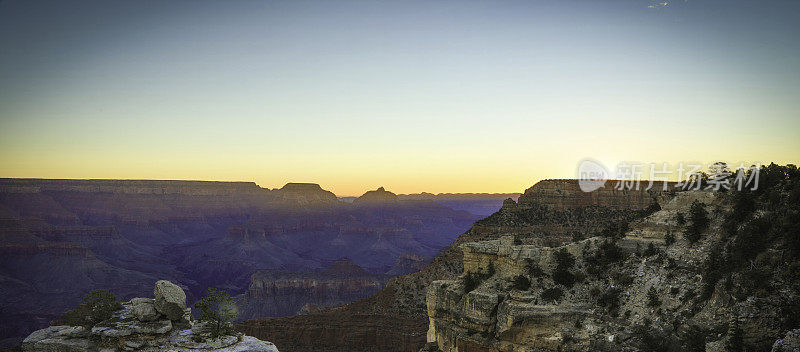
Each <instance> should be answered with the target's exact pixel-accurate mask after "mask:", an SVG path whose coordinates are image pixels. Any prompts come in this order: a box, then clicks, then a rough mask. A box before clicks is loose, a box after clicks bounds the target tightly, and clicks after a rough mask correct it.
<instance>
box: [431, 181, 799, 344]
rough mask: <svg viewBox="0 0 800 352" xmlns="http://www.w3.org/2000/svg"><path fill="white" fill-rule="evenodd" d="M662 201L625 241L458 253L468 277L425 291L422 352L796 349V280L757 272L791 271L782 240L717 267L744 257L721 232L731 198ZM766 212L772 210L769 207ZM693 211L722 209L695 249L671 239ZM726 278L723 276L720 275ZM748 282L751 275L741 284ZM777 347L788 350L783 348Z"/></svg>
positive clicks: (568, 203) (566, 202) (572, 201)
mask: <svg viewBox="0 0 800 352" xmlns="http://www.w3.org/2000/svg"><path fill="white" fill-rule="evenodd" d="M790 185H791V184H790ZM795 189H796V190H797V188H795ZM544 190H545V191H546V192H545V193H549V194H547V195H545V196H544V197H545V198H549V199H552V197H553V195H552V194H559V192H556V191H554V190H553V189H548V188H544ZM795 192H796V191H795ZM778 193H780V191H778ZM798 194H800V193H798ZM556 197H561V196H560V195H559V196H556ZM589 199H591V198H589ZM659 200H660V201H661V210H659V211H657V212H655V213H653V214H651V215H649V216H647V217H646V218H643V219H641V220H636V221H634V222H633V223H631V225H630V227H629V229H628V230H627V231H626V232H625V233H624V234H622V237H621V238H620V237H618V236H617V235H612V236H611V237H608V236H594V237H589V238H586V239H580V240H577V241H573V242H570V243H564V244H560V245H557V246H542V245H539V244H522V243H520V242H519V241H515V239H514V236H504V237H501V238H500V239H493V240H483V241H478V242H469V243H463V244H461V245H460V246H459V249H460V250H461V251H462V253H463V260H462V263H463V271H464V274H462V275H461V276H460V277H459V278H457V279H450V280H440V281H435V282H433V283H432V284H431V285H430V286H429V288H428V291H427V313H428V317H429V329H428V333H427V340H428V342H429V345H427V346H426V347H425V348H426V349H425V350H428V351H443V352H456V351H509V352H510V351H528V350H536V351H562V350H568V351H654V350H657V351H687V350H705V351H730V350H737V349H738V350H769V349H770V348H772V349H773V351H784V350H792V348H796V346H797V345H798V343H797V341H798V339H797V333H796V330H795V331H794V332H792V331H790V332H789V333H788V334H786V335H785V337H783V336H784V335H783V334H784V333H785V331H786V329H787V328H794V327H796V326H797V325H796V324H797V319H795V318H794V317H792V316H791V313H790V315H787V313H789V312H796V311H798V309H799V308H800V304H798V303H800V302H798V299H797V298H796V297H797V294H798V289H797V285H796V280H797V277H794V278H789V277H787V276H785V275H786V273H781V272H775V273H774V274H767V272H761V271H754V270H759V269H758V268H759V267H764V266H767V267H773V266H775V265H778V266H775V267H776V268H777V267H779V266H780V265H784V264H778V263H780V262H782V261H783V260H788V261H791V259H789V258H790V257H789V256H788V254H787V256H786V257H784V259H779V256H778V255H777V252H773V251H774V250H775V248H786V247H783V246H784V245H785V243H782V242H781V241H780V240H776V239H775V238H780V236H783V235H775V236H778V237H772V238H773V239H772V240H771V241H773V242H772V243H768V244H766V246H765V247H764V249H765V250H766V252H764V253H771V254H769V255H766V256H765V255H762V256H760V259H757V260H756V262H750V264H749V265H748V264H745V265H744V266H743V267H741V269H736V267H735V266H734V265H733V264H732V263H730V262H723V261H721V259H718V258H720V256H722V255H728V254H723V253H722V252H724V251H723V250H722V248H724V246H723V244H725V243H726V242H727V248H728V249H727V250H726V251H731V250H734V249H732V248H737V247H736V246H737V244H736V243H735V241H737V239H736V238H732V237H731V236H734V235H732V234H730V233H726V232H725V231H730V230H725V229H726V226H728V225H726V224H727V222H728V221H730V219H731V218H730V217H728V215H727V214H728V211H729V210H730V209H726V207H730V206H731V203H730V202H729V201H730V200H729V198H726V197H724V196H719V195H717V194H714V193H711V192H706V191H691V192H681V193H678V194H676V195H674V196H671V195H665V196H664V197H659ZM530 201H531V200H530V199H526V200H525V202H530ZM585 201H586V199H585V198H583V197H577V198H576V197H571V196H568V197H565V198H563V199H562V201H557V202H556V204H558V207H573V206H576V205H581V204H586V203H585ZM595 201H597V202H602V203H605V204H607V205H610V206H618V205H620V204H628V205H631V204H633V205H635V206H636V207H642V206H644V205H645V204H646V203H647V202H645V201H640V200H638V198H637V197H631V196H629V195H626V196H624V197H623V199H622V200H621V201H617V200H611V199H609V198H607V197H606V198H605V199H604V196H601V197H598V198H596V199H594V200H592V202H595ZM770 202H775V201H774V198H773V199H771V200H770ZM777 202H778V204H783V205H778V206H776V205H774V204H775V203H773V205H771V207H772V208H771V209H773V210H774V211H778V212H779V213H780V212H782V211H784V210H785V208H783V209H782V208H781V207H782V206H783V207H785V204H786V203H780V202H781V201H777ZM521 203H522V199H521ZM695 204H699V205H700V206H701V207H705V208H707V209H716V210H714V211H709V217H710V225H709V228H708V229H709V230H708V232H707V233H704V234H703V236H702V237H701V238H700V239H699V240H698V241H697V243H692V242H690V239H689V238H690V237H684V236H681V235H679V236H677V237H676V236H675V234H680V233H682V232H683V229H684V228H685V226H686V225H685V224H683V223H681V221H682V220H678V219H681V218H682V216H683V215H680V216H679V214H690V213H691V212H694V210H693V208H695V207H696V206H695ZM756 213H757V214H758V212H756ZM687 216H688V215H687ZM757 216H758V215H757ZM757 216H756V218H755V219H758V218H757ZM784 219H790V218H784ZM739 220H741V219H739ZM739 220H736V221H739ZM698 221H699V220H698ZM755 221H758V220H755ZM784 221H785V220H784ZM794 221H796V218H795V220H794ZM733 228H734V229H735V227H733ZM728 229H730V228H728ZM744 234H745V236H747V233H746V232H745V233H744ZM788 238H790V239H791V236H789V237H788ZM743 245H744V246H747V247H749V246H752V245H753V244H751V243H747V244H743ZM784 250H786V249H784ZM729 258H732V259H731V260H736V259H737V258H741V257H736V256H732V257H729ZM768 258H772V259H768ZM795 263H797V262H796V261H795ZM793 265H797V264H793ZM725 270H728V274H727V275H728V276H724V275H720V277H717V276H715V275H717V274H714V273H715V272H720V271H722V272H725ZM737 270H741V271H737ZM756 273H758V274H756ZM740 275H743V276H740ZM748 275H755V276H750V277H751V278H750V279H745V281H742V279H743V278H744V277H747V276H748ZM790 275H791V274H790ZM757 277H758V278H757ZM711 280H719V281H711ZM746 280H756V281H758V280H760V283H753V282H748V281H746ZM787 280H789V281H787ZM791 281H794V283H791ZM759 287H761V289H759ZM765 288H767V289H765ZM773 288H774V289H773ZM780 337H783V339H781V340H779V341H777V342H776V339H778V338H780ZM790 346H794V347H790Z"/></svg>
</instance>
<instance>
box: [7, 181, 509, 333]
mask: <svg viewBox="0 0 800 352" xmlns="http://www.w3.org/2000/svg"><path fill="white" fill-rule="evenodd" d="M384 192H386V193H391V192H388V191H384ZM501 202H502V200H497V201H496V203H497V204H498V207H499V204H500V203H501ZM468 203H469V201H465V202H464V203H463V204H466V207H469V205H468ZM479 218H480V216H479V215H476V214H471V213H469V212H466V211H463V210H454V209H452V208H449V207H447V206H444V205H441V204H439V203H437V202H435V201H432V200H397V201H394V202H380V201H379V202H371V203H369V204H365V205H354V204H349V203H346V202H342V201H340V200H339V199H338V198H337V197H336V195H334V194H333V193H332V192H329V191H326V190H324V189H323V188H322V187H320V186H319V185H317V184H308V183H289V184H287V185H285V186H284V187H281V188H276V189H267V188H262V187H259V186H258V185H256V184H255V183H252V182H213V181H148V180H51V179H0V252H1V253H3V255H2V258H0V281H2V283H3V284H2V288H0V313H1V314H0V323H1V324H0V326H1V327H0V346H11V345H14V344H16V343H18V342H19V341H20V339H21V338H22V337H23V336H25V335H27V334H28V333H30V332H31V331H33V330H35V329H38V328H41V327H43V326H46V325H47V324H48V323H49V322H50V321H52V320H54V319H55V318H57V317H58V316H60V315H61V314H62V313H64V312H65V311H66V310H67V309H68V308H70V307H74V306H75V305H77V304H78V303H79V302H80V300H81V297H82V296H83V294H85V293H86V292H88V291H89V290H91V289H95V288H103V289H109V290H111V291H112V292H113V293H115V294H116V295H117V297H120V298H122V299H128V298H131V297H136V296H142V295H143V294H144V293H145V292H143V291H146V288H147V287H149V286H150V285H152V282H155V281H156V280H157V279H169V280H170V281H173V282H175V283H177V284H178V285H180V286H181V287H182V288H183V289H184V290H185V291H186V293H187V296H188V299H189V301H190V302H193V301H194V300H196V299H197V298H198V297H199V296H200V295H201V294H202V292H203V291H204V290H205V288H206V287H217V288H220V289H225V290H227V291H229V292H230V293H231V294H232V295H240V296H241V297H247V295H246V292H249V289H248V288H249V287H251V285H252V284H253V283H254V282H256V281H254V279H253V277H254V274H255V273H257V272H262V273H266V272H273V273H275V272H282V274H281V277H283V278H284V279H286V280H293V277H294V279H297V280H301V281H302V280H312V281H313V280H318V279H321V280H323V281H324V282H327V284H325V285H323V286H319V287H326V288H328V289H322V290H321V291H319V290H318V291H316V293H313V292H312V293H311V294H309V293H308V292H306V291H302V290H301V291H302V292H301V291H293V292H292V293H291V294H289V295H288V296H287V295H282V296H279V297H280V299H281V300H285V301H286V302H287V303H285V304H284V305H285V307H286V308H282V309H275V310H273V311H270V312H269V313H270V314H275V315H274V316H285V315H291V314H297V313H299V312H300V311H301V310H302V311H303V312H305V311H316V310H319V309H322V308H326V307H330V306H333V305H337V304H342V303H346V302H349V301H351V300H355V299H359V298H365V297H368V296H369V295H371V294H372V293H374V292H375V291H376V290H377V289H379V288H380V287H379V286H382V285H383V284H384V283H385V282H386V280H387V278H388V277H390V276H396V275H402V274H406V273H408V272H410V271H414V270H417V269H418V268H420V267H422V266H424V265H425V264H426V263H427V262H428V261H429V260H430V259H431V258H432V257H433V256H435V255H436V253H437V252H438V251H439V250H440V249H441V248H442V247H443V246H445V245H447V244H449V243H451V242H452V240H453V239H454V238H455V237H456V236H458V234H460V233H462V232H463V231H464V230H466V229H468V228H469V226H470V225H471V224H472V223H473V222H474V221H475V220H477V219H479ZM343 259H346V260H347V261H348V262H349V263H352V264H353V265H354V266H358V267H360V268H363V270H364V271H365V272H366V273H367V275H365V276H364V274H363V273H358V274H355V273H354V272H349V274H353V275H355V276H354V277H353V278H352V279H353V280H352V281H341V282H339V283H338V284H335V283H334V281H330V280H345V278H341V277H336V275H334V276H330V275H329V274H331V272H328V273H326V269H329V268H331V267H332V266H334V267H335V266H336V263H337V262H338V261H340V260H343ZM326 275H328V276H326ZM325 280H329V281H325ZM309 282H310V281H309ZM336 285H340V286H341V287H340V289H333V287H335V286H336ZM312 286H313V285H312ZM312 291H313V290H312ZM322 293H324V296H325V298H324V299H323V298H320V296H319V295H320V294H322ZM339 294H341V295H342V296H341V297H337V295H339ZM259 295H260V296H259V297H262V296H263V292H262V293H259ZM253 297H255V296H253ZM288 302H291V303H288ZM241 304H242V305H243V306H248V307H252V306H253V305H252V304H251V305H247V303H246V302H244V301H242V302H241ZM297 307H300V308H297ZM303 307H305V308H306V310H303V309H302V308H303ZM255 311H256V310H253V312H255ZM261 312H262V313H265V312H263V311H261ZM259 314H261V313H259ZM265 314H266V313H265ZM248 317H255V316H254V315H251V316H248Z"/></svg>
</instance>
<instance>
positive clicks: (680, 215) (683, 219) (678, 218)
mask: <svg viewBox="0 0 800 352" xmlns="http://www.w3.org/2000/svg"><path fill="white" fill-rule="evenodd" d="M675 222H677V223H678V225H681V226H683V225H685V224H686V217H684V215H683V213H682V212H678V215H676V216H675Z"/></svg>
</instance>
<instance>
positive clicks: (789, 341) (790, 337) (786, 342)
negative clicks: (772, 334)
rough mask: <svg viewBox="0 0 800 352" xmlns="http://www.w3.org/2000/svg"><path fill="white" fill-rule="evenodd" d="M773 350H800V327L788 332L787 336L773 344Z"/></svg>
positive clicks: (775, 351) (797, 351)
mask: <svg viewBox="0 0 800 352" xmlns="http://www.w3.org/2000/svg"><path fill="white" fill-rule="evenodd" d="M772 352H800V329H794V330H791V331H789V332H787V333H786V336H785V337H784V338H782V339H780V340H778V341H775V344H773V345H772Z"/></svg>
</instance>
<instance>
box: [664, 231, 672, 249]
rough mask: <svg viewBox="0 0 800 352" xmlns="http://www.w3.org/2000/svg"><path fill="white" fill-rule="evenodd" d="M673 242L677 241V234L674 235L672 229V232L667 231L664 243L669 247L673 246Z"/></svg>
mask: <svg viewBox="0 0 800 352" xmlns="http://www.w3.org/2000/svg"><path fill="white" fill-rule="evenodd" d="M673 243H675V235H674V234H672V231H670V232H667V235H666V236H664V244H665V245H666V246H667V247H669V246H671V245H672V244H673Z"/></svg>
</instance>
